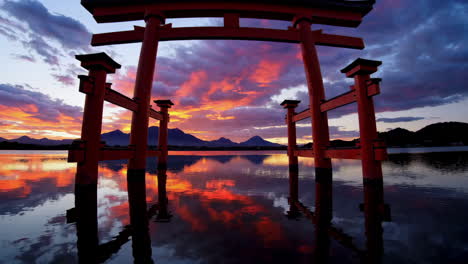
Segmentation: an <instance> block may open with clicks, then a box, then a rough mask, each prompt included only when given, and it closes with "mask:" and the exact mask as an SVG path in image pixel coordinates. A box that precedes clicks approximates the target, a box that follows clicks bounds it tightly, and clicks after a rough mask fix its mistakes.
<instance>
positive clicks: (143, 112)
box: [128, 15, 162, 170]
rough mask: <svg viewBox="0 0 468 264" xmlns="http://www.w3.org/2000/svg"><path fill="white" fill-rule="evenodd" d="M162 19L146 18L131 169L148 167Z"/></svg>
mask: <svg viewBox="0 0 468 264" xmlns="http://www.w3.org/2000/svg"><path fill="white" fill-rule="evenodd" d="M161 21H162V19H161V18H160V17H158V16H152V15H150V16H148V17H147V19H146V28H145V34H144V39H143V43H142V47H141V52H140V60H139V63H138V70H137V75H136V82H135V91H134V100H135V101H136V102H138V104H139V107H138V111H136V112H133V115H132V127H131V132H130V144H131V145H132V146H134V147H135V156H134V157H133V158H132V159H130V162H129V164H128V168H129V170H144V169H145V167H146V150H147V148H148V118H149V115H150V114H149V112H150V99H151V88H152V84H153V75H154V70H155V67H156V65H155V64H156V53H157V49H158V42H159V29H160V24H161Z"/></svg>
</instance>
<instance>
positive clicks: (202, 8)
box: [92, 1, 365, 27]
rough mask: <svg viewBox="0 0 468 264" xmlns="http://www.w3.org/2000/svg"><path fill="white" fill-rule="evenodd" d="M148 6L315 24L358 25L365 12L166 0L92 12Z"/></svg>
mask: <svg viewBox="0 0 468 264" xmlns="http://www.w3.org/2000/svg"><path fill="white" fill-rule="evenodd" d="M148 9H153V10H159V11H160V12H162V13H164V15H165V16H166V17H167V18H185V17H223V16H224V14H225V13H228V12H236V13H238V14H239V15H240V17H245V18H262V19H275V20H285V21H291V20H292V19H293V18H294V17H295V16H297V15H303V16H306V17H308V18H310V19H311V21H312V22H313V23H315V24H326V25H335V26H344V27H357V26H359V24H360V23H361V21H362V17H363V16H364V15H365V13H362V12H356V11H346V10H327V9H320V8H304V7H294V6H285V5H275V4H257V3H245V2H244V3H223V2H222V1H219V2H205V3H204V2H197V3H174V4H168V3H162V4H151V5H131V6H107V7H96V8H94V9H93V11H92V14H93V16H94V18H95V19H96V21H97V22H98V23H105V22H119V21H130V20H142V19H143V18H144V14H145V11H146V10H148Z"/></svg>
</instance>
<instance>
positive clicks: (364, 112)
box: [341, 58, 382, 181]
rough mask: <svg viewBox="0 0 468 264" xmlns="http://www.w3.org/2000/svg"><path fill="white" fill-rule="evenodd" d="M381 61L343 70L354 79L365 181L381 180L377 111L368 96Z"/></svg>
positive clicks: (359, 62)
mask: <svg viewBox="0 0 468 264" xmlns="http://www.w3.org/2000/svg"><path fill="white" fill-rule="evenodd" d="M381 64H382V62H380V61H372V60H365V59H361V58H359V59H357V60H355V61H354V62H352V63H351V64H350V65H348V66H347V67H345V68H344V69H342V70H341V72H343V73H345V74H346V77H348V78H354V82H355V84H354V89H356V97H357V98H356V99H357V105H358V117H359V131H360V132H359V133H360V146H361V158H362V173H363V177H364V181H368V180H379V179H380V180H381V179H382V166H381V162H380V161H378V160H376V158H375V152H374V145H375V143H376V142H377V140H378V135H377V126H376V122H375V110H374V102H373V100H372V97H371V96H369V95H368V85H369V84H370V74H372V73H374V72H376V71H377V67H378V66H379V65H381Z"/></svg>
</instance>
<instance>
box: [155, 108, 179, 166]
mask: <svg viewBox="0 0 468 264" xmlns="http://www.w3.org/2000/svg"><path fill="white" fill-rule="evenodd" d="M154 102H155V103H156V105H157V106H158V107H159V108H160V112H161V114H162V116H163V118H162V119H161V120H160V121H159V137H158V149H159V151H161V155H160V156H159V157H158V168H159V166H164V168H166V167H167V155H168V149H167V146H168V131H167V124H168V123H169V113H168V110H169V108H171V106H173V105H174V104H173V103H172V102H171V100H156V101H154Z"/></svg>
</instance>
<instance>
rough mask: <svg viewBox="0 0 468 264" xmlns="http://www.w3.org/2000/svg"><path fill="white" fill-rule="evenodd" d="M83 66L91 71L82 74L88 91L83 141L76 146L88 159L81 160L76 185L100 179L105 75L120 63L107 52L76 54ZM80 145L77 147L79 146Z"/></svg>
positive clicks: (83, 83)
mask: <svg viewBox="0 0 468 264" xmlns="http://www.w3.org/2000/svg"><path fill="white" fill-rule="evenodd" d="M76 59H77V60H79V61H81V66H82V67H83V68H85V69H87V70H89V75H88V76H83V75H81V76H79V77H80V91H81V92H83V93H85V94H86V101H85V106H84V113H83V125H82V127H81V141H78V142H75V143H74V147H78V148H81V149H84V151H85V157H86V158H85V159H84V161H81V162H79V163H78V168H77V172H76V184H96V183H97V178H98V162H99V149H100V148H101V129H102V113H103V108H104V96H105V91H106V76H107V74H108V73H115V70H116V69H119V68H120V67H121V66H120V64H118V63H117V62H115V61H114V60H112V59H111V58H110V57H109V56H108V55H107V54H105V53H96V54H87V55H77V56H76ZM77 144H78V145H80V146H76V145H77Z"/></svg>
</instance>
